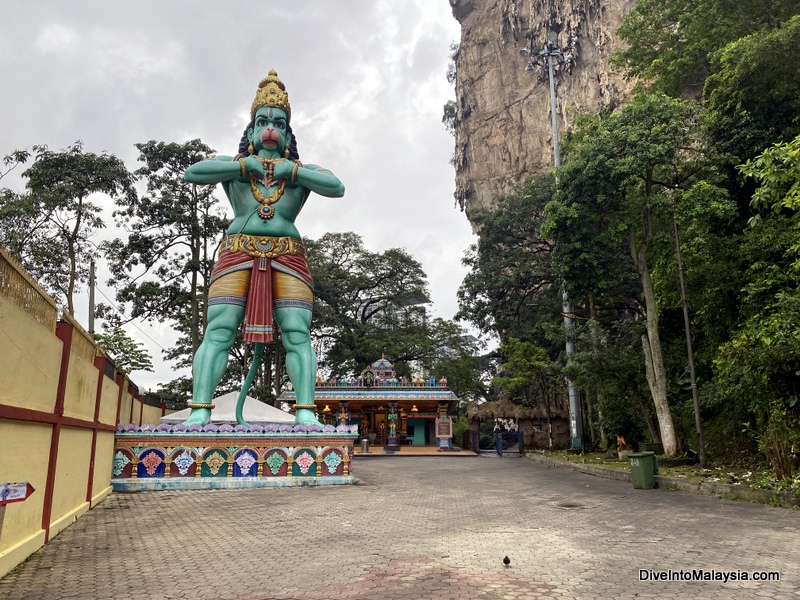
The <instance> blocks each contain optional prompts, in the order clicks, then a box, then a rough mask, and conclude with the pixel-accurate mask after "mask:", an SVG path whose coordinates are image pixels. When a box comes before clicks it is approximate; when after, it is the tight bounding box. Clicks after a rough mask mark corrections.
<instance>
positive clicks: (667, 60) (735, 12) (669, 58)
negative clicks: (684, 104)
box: [614, 0, 798, 97]
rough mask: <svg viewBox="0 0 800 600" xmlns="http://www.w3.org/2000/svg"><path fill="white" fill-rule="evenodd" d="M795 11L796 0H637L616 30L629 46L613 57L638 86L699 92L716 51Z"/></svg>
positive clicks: (678, 92)
mask: <svg viewBox="0 0 800 600" xmlns="http://www.w3.org/2000/svg"><path fill="white" fill-rule="evenodd" d="M797 13H798V5H797V2H795V1H794V0H768V1H764V0H639V1H638V2H636V6H635V7H634V8H633V9H632V10H631V11H630V12H629V13H628V14H627V15H626V16H625V18H624V19H623V21H622V25H621V27H620V28H619V30H618V32H617V33H618V35H619V37H620V38H621V39H622V40H623V41H624V42H625V43H626V44H627V46H626V48H625V49H623V50H621V51H619V52H618V53H617V54H616V55H615V56H614V62H615V63H616V64H617V65H619V66H621V67H624V68H625V70H626V77H628V78H638V80H639V81H640V82H641V83H640V88H641V89H644V90H647V91H651V92H652V91H662V92H665V93H667V94H669V95H670V96H674V97H681V96H684V95H685V94H688V95H690V96H694V97H698V96H699V95H700V92H701V91H702V88H703V84H704V81H705V78H706V77H708V76H709V75H710V74H712V73H713V72H714V71H715V65H714V64H713V60H712V57H713V55H714V53H716V52H717V51H719V50H721V49H722V48H723V47H725V46H726V45H727V44H729V43H731V42H734V41H736V40H738V39H739V38H742V37H744V36H748V35H751V34H756V33H763V32H769V31H770V30H772V29H774V28H777V27H780V26H781V24H782V23H785V22H786V21H787V20H788V19H789V18H791V16H792V15H795V14H797Z"/></svg>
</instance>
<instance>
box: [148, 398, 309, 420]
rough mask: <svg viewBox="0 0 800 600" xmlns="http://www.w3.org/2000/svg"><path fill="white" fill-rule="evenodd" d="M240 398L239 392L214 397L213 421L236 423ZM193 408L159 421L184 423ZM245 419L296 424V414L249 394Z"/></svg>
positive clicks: (243, 414) (245, 408) (245, 401)
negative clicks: (237, 402) (237, 404)
mask: <svg viewBox="0 0 800 600" xmlns="http://www.w3.org/2000/svg"><path fill="white" fill-rule="evenodd" d="M238 398H239V393H238V392H230V393H229V394H225V395H223V396H220V397H219V398H214V400H213V402H214V404H215V405H216V407H215V408H214V410H212V411H211V422H212V423H214V424H219V423H233V424H235V423H236V401H237V400H238ZM191 411H192V409H191V408H185V409H183V410H179V411H178V412H176V413H172V414H171V415H166V416H163V417H161V418H160V419H159V420H158V422H159V423H182V422H184V421H185V420H186V419H188V418H189V414H190V413H191ZM242 416H243V417H244V420H245V421H247V422H248V423H258V424H260V425H263V424H265V423H289V424H294V415H292V414H290V413H288V412H286V411H285V410H281V409H279V408H275V407H274V406H270V405H269V404H264V403H263V402H259V401H258V400H256V399H255V398H251V397H250V396H247V397H246V398H245V400H244V410H243V412H242Z"/></svg>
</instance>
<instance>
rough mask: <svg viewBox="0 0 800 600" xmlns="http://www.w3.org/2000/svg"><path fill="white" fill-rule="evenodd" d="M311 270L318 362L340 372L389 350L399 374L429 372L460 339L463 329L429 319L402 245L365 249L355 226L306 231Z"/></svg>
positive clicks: (421, 282) (417, 274) (417, 269)
mask: <svg viewBox="0 0 800 600" xmlns="http://www.w3.org/2000/svg"><path fill="white" fill-rule="evenodd" d="M306 246H307V248H308V252H309V259H308V262H309V268H310V270H311V274H312V276H313V278H314V291H315V302H314V317H313V319H314V320H313V323H312V329H311V331H312V338H313V340H314V344H315V348H316V350H317V354H318V356H319V364H320V367H321V368H322V369H324V370H327V371H329V372H330V373H331V374H332V375H335V376H337V377H341V376H344V375H348V374H351V373H357V372H359V371H360V370H361V369H363V368H364V367H366V366H367V365H369V364H370V363H372V362H373V361H374V360H375V359H376V357H378V356H380V355H382V354H385V355H386V356H388V357H391V358H392V361H393V362H394V364H395V369H396V371H397V374H398V376H400V375H410V374H411V370H412V367H415V368H417V369H422V370H424V371H426V372H430V371H431V370H432V369H433V367H434V366H435V365H436V363H437V362H438V361H440V360H442V359H444V358H448V357H451V356H453V355H454V354H455V355H458V354H459V352H460V348H461V347H462V346H464V345H465V344H466V342H465V340H464V337H463V333H464V332H463V330H462V329H461V328H460V327H459V326H458V325H456V324H455V323H452V322H450V321H446V320H444V319H431V318H430V317H429V315H428V310H427V308H426V304H427V303H428V302H429V300H428V282H427V276H426V275H425V272H424V271H423V270H422V266H421V265H420V264H419V262H418V261H416V260H415V259H414V258H413V257H412V256H411V255H409V254H408V253H407V252H406V251H405V250H403V249H401V248H390V249H388V250H385V251H384V252H371V251H369V250H367V249H366V248H365V247H364V243H363V240H362V239H361V237H360V236H359V235H357V234H355V233H352V232H347V233H326V234H325V235H323V236H322V237H321V238H319V239H318V240H312V239H307V240H306Z"/></svg>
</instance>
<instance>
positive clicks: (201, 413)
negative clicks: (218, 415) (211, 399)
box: [183, 405, 211, 426]
mask: <svg viewBox="0 0 800 600" xmlns="http://www.w3.org/2000/svg"><path fill="white" fill-rule="evenodd" d="M190 406H191V405H190ZM209 421H211V409H210V408H193V409H192V412H191V414H190V415H189V418H188V419H186V420H185V421H184V422H183V424H184V425H187V426H188V425H203V426H205V425H208V423H209Z"/></svg>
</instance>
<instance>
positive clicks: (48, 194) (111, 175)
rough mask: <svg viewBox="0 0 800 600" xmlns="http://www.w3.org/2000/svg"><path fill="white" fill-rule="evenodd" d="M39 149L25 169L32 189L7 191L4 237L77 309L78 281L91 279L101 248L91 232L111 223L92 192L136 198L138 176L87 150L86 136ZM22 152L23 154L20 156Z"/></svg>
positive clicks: (2, 204)
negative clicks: (105, 219) (56, 148)
mask: <svg viewBox="0 0 800 600" xmlns="http://www.w3.org/2000/svg"><path fill="white" fill-rule="evenodd" d="M35 152H36V155H35V159H34V162H33V164H32V165H31V166H30V167H29V168H28V169H27V170H26V171H25V172H24V173H23V176H24V177H26V178H28V182H27V184H26V187H27V189H28V193H27V194H21V195H18V194H14V193H12V192H8V191H4V192H3V194H2V198H1V199H0V239H2V241H3V243H4V244H7V245H8V247H9V250H10V251H11V252H13V253H14V254H15V255H16V256H17V257H18V258H19V260H20V262H21V263H22V266H23V267H25V269H27V270H28V271H29V272H30V273H31V274H32V275H33V276H34V277H35V278H36V279H37V280H38V281H39V282H40V283H41V284H42V285H43V286H44V287H45V288H47V289H48V291H50V292H51V293H52V294H53V295H54V296H55V297H56V298H57V299H58V300H60V301H61V302H63V303H64V304H65V305H66V310H67V311H68V312H69V313H73V312H74V304H73V298H74V295H75V293H76V291H77V286H78V285H79V284H80V283H82V282H85V281H86V280H87V279H88V274H89V262H90V259H91V257H92V256H94V254H95V250H94V248H95V245H94V244H93V242H92V241H91V237H92V236H93V235H94V233H95V232H96V231H97V230H98V229H101V228H103V227H104V226H105V225H104V223H103V219H102V216H101V209H100V206H99V205H98V204H97V203H95V202H92V201H90V200H89V198H90V197H91V196H92V195H94V194H105V195H108V196H110V197H112V198H113V199H115V200H117V201H118V202H122V203H126V202H134V201H135V199H136V191H135V189H134V187H133V178H132V176H131V174H130V173H129V172H128V170H127V169H126V168H125V165H124V163H123V162H122V161H121V160H120V159H118V158H117V157H116V156H113V155H110V154H107V153H105V152H103V153H102V154H99V155H98V154H94V153H92V152H84V151H83V144H82V143H81V142H80V141H78V142H75V143H74V144H73V145H72V146H70V147H68V148H65V149H63V150H61V151H60V152H53V151H51V150H48V149H47V147H46V146H36V147H35ZM22 158H26V157H24V156H23V155H21V154H18V155H17V158H16V159H15V160H21V159H22ZM6 164H8V163H6Z"/></svg>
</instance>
